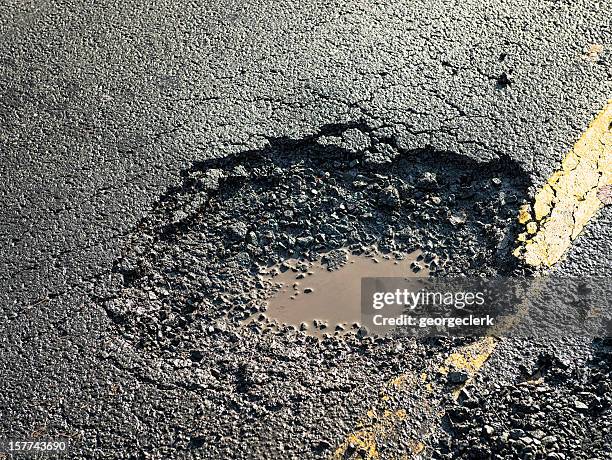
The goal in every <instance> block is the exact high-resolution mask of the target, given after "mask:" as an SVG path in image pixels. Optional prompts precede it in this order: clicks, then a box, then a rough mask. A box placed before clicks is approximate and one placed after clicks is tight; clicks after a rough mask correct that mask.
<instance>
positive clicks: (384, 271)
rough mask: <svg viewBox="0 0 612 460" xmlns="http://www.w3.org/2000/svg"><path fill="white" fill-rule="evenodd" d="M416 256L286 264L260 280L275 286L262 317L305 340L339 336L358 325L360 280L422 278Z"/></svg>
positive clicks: (424, 271)
mask: <svg viewBox="0 0 612 460" xmlns="http://www.w3.org/2000/svg"><path fill="white" fill-rule="evenodd" d="M421 258H422V257H421V252H420V251H415V252H413V253H411V254H409V255H407V256H406V257H405V258H403V259H401V260H398V259H396V258H395V257H394V256H383V255H381V254H369V255H357V256H356V255H351V254H349V253H348V251H347V252H344V254H343V255H342V259H343V260H342V262H341V263H336V262H333V263H331V264H330V263H329V261H327V262H326V257H323V258H322V260H321V261H318V262H313V263H305V262H300V261H297V260H288V261H285V262H284V264H283V266H282V267H275V268H273V269H272V270H271V271H270V273H269V274H266V275H264V276H263V278H264V280H265V281H267V282H270V283H272V285H273V286H275V289H276V290H275V291H274V293H273V294H272V295H271V296H270V297H268V299H267V302H266V304H267V310H266V313H265V316H266V317H267V318H268V319H270V320H276V322H277V323H279V324H287V325H292V326H294V327H296V328H298V329H300V330H302V331H305V332H306V333H307V334H309V335H314V336H318V337H322V336H323V335H324V334H330V335H333V334H336V333H337V334H343V333H346V332H347V331H349V330H350V329H358V328H359V325H360V322H361V279H362V278H365V277H394V278H396V277H403V278H407V277H415V276H426V275H427V273H428V269H427V266H426V264H425V263H424V262H423V261H422V260H421Z"/></svg>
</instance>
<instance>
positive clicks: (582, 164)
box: [515, 100, 612, 267]
mask: <svg viewBox="0 0 612 460" xmlns="http://www.w3.org/2000/svg"><path fill="white" fill-rule="evenodd" d="M609 185H612V100H611V101H609V102H608V103H607V105H606V107H605V108H604V109H603V110H602V111H601V113H600V114H599V115H598V116H597V117H596V118H595V120H593V122H592V123H591V125H590V126H589V127H588V129H587V130H586V131H585V132H584V134H583V135H582V136H581V137H580V139H579V140H578V142H576V144H575V145H574V147H573V149H572V150H571V151H570V152H569V153H568V154H567V156H566V157H565V158H564V159H563V162H562V163H561V169H560V170H558V171H556V172H555V173H554V174H553V175H552V176H551V177H550V179H548V182H547V183H546V184H545V185H544V186H543V187H542V189H541V190H540V191H538V193H537V194H536V196H535V200H534V203H533V206H532V207H529V206H526V207H524V208H522V209H521V210H520V211H519V222H520V223H521V224H524V225H525V232H524V233H522V234H521V235H519V246H518V248H517V249H516V250H515V255H516V256H517V257H519V258H521V259H523V260H524V261H525V262H526V263H528V264H529V265H532V266H534V267H540V266H546V267H552V266H553V265H554V264H555V263H556V262H558V261H559V260H560V259H561V258H562V257H563V255H564V254H565V252H566V251H567V250H568V249H569V247H570V246H571V244H572V242H573V241H574V240H575V239H576V237H577V236H578V235H579V234H580V232H581V231H582V229H583V228H584V226H585V225H586V224H587V223H588V222H589V220H591V219H592V218H593V216H594V215H595V214H596V213H597V211H599V209H600V208H601V207H602V206H603V203H602V201H601V199H600V197H599V196H598V192H599V191H600V190H601V189H603V188H604V187H606V186H609Z"/></svg>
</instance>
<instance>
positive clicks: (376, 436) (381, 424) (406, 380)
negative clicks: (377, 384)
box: [331, 337, 495, 460]
mask: <svg viewBox="0 0 612 460" xmlns="http://www.w3.org/2000/svg"><path fill="white" fill-rule="evenodd" d="M494 347H495V339H493V338H492V337H486V338H484V339H482V340H479V341H477V342H474V343H471V344H468V345H465V346H462V347H460V348H458V349H457V350H456V351H454V352H453V353H451V354H450V355H449V356H448V357H447V358H446V359H444V360H443V361H442V362H441V363H440V364H439V365H438V367H437V369H436V368H435V366H433V367H432V370H433V372H436V371H437V372H438V373H441V374H442V375H447V374H448V373H449V372H451V371H463V372H465V373H467V375H468V381H467V382H465V383H463V384H461V385H458V386H456V387H454V388H453V389H452V390H451V394H452V396H453V398H454V399H457V398H458V397H459V394H460V392H461V389H462V388H463V387H464V386H465V385H466V384H468V383H469V382H470V381H471V379H472V378H473V376H474V375H475V374H476V373H477V372H478V371H479V370H480V368H481V367H482V365H483V364H484V363H485V362H486V360H487V359H488V358H489V356H490V355H491V353H492V351H493V348H494ZM447 391H448V388H447V387H446V386H445V385H444V383H441V381H440V379H436V380H431V379H430V378H429V375H428V373H427V372H424V371H423V372H421V373H420V374H419V375H414V374H411V373H406V374H402V375H400V376H398V377H395V378H393V379H391V380H390V381H388V382H387V384H386V385H385V389H384V390H383V391H382V394H381V397H380V398H379V400H378V401H377V402H376V404H375V406H374V407H373V408H372V409H370V410H369V411H368V412H367V415H366V417H365V418H364V419H363V420H361V421H360V422H359V423H358V424H357V430H355V431H354V432H353V433H351V434H349V435H348V436H347V437H346V438H345V440H344V442H343V443H342V444H341V445H340V446H339V447H338V448H337V449H336V451H335V452H334V453H333V454H332V456H331V459H332V460H346V459H362V460H378V459H380V458H381V457H380V455H381V454H380V448H379V447H380V444H381V443H383V442H384V441H386V440H388V439H390V438H392V437H394V436H398V435H399V434H400V433H401V425H402V424H409V423H412V424H413V425H414V427H413V429H412V430H410V431H411V432H413V433H415V434H418V438H415V439H402V440H400V443H401V444H402V445H403V446H406V448H407V451H408V452H407V453H406V455H405V456H404V458H406V459H408V458H418V457H419V456H420V455H421V454H422V453H423V451H424V450H425V444H424V443H423V442H422V440H423V439H425V438H427V437H428V435H430V434H431V432H432V431H433V430H434V429H435V428H436V423H433V422H434V421H437V420H439V418H440V413H441V410H442V409H441V407H440V406H439V403H440V402H441V401H442V398H441V396H442V395H443V394H445V393H447ZM397 393H403V394H405V395H410V397H411V398H412V399H413V400H414V401H415V404H414V407H412V408H411V409H410V410H408V411H407V410H406V409H402V408H400V409H398V408H396V407H393V402H394V401H396V400H397V398H395V397H394V396H396V394H397ZM415 411H416V412H417V414H416V415H417V417H415ZM419 419H420V420H419ZM422 420H428V421H429V423H425V424H423V423H422Z"/></svg>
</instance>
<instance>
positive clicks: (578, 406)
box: [574, 400, 589, 410]
mask: <svg viewBox="0 0 612 460" xmlns="http://www.w3.org/2000/svg"><path fill="white" fill-rule="evenodd" d="M574 407H575V408H576V409H578V410H588V408H589V406H587V405H586V404H585V403H583V402H582V401H578V400H576V401H574Z"/></svg>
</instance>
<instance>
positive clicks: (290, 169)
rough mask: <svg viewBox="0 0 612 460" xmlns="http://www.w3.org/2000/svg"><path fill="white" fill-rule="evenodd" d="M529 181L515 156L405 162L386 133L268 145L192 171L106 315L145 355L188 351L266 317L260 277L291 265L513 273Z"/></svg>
mask: <svg viewBox="0 0 612 460" xmlns="http://www.w3.org/2000/svg"><path fill="white" fill-rule="evenodd" d="M526 178H527V175H526V174H524V173H523V172H522V170H521V169H520V167H519V165H518V164H517V163H515V162H513V161H512V160H510V159H509V158H502V159H499V160H496V161H490V162H486V163H481V162H477V161H474V160H471V159H469V158H467V157H464V156H460V155H457V154H454V153H452V152H441V151H436V150H434V149H431V148H425V149H420V150H410V151H407V150H403V149H402V148H401V147H400V146H399V145H398V143H397V141H396V138H395V134H394V132H393V129H392V128H389V127H386V128H381V129H371V128H368V127H367V126H363V125H358V124H355V125H332V126H325V127H323V128H322V129H321V131H320V132H319V134H317V135H314V136H311V137H308V138H305V139H300V140H292V139H286V138H282V139H271V140H270V146H269V147H267V148H264V149H261V150H255V151H247V152H243V153H241V154H238V155H232V156H229V157H226V158H223V159H215V160H208V161H204V162H200V163H195V164H194V165H193V166H192V167H191V168H189V169H188V170H185V171H184V172H183V180H182V182H181V183H180V184H179V185H177V186H176V187H173V188H171V189H169V190H168V191H167V192H166V193H165V194H164V195H163V196H161V197H160V199H159V201H158V203H157V204H156V206H155V208H154V210H153V212H152V213H151V214H150V215H149V216H148V217H146V218H145V219H143V221H142V222H141V223H140V225H139V226H138V228H137V229H136V231H135V232H134V234H133V235H132V239H131V242H130V243H129V244H128V245H127V246H126V250H125V253H124V255H123V256H122V257H121V258H119V259H118V260H117V261H116V263H115V265H114V270H113V271H114V273H115V281H116V285H115V290H114V292H113V293H112V294H111V295H109V296H107V298H106V301H105V303H104V306H105V308H106V311H107V313H108V315H109V316H110V318H111V319H112V320H113V321H114V322H115V323H116V324H117V327H118V328H119V329H120V331H122V333H123V334H124V336H125V337H126V338H127V339H128V340H131V341H133V342H135V343H136V344H137V345H138V346H142V347H152V348H160V349H170V350H176V349H177V348H183V347H185V348H186V349H189V347H191V346H193V342H194V341H197V340H198V337H199V336H201V335H202V334H208V333H210V331H213V330H215V328H216V327H217V326H218V325H219V324H222V325H223V328H228V327H229V328H238V327H239V325H240V323H241V322H242V321H244V319H246V318H248V317H250V316H252V315H254V314H256V313H259V312H263V310H265V300H266V299H267V298H268V297H269V292H268V290H267V289H265V288H264V285H263V284H262V281H261V278H260V274H261V273H262V272H265V270H268V269H270V268H271V267H273V266H276V265H279V264H282V263H283V262H285V261H287V260H289V259H296V260H303V261H306V262H308V263H318V262H320V261H321V259H322V257H323V256H324V255H325V254H327V253H330V251H334V250H339V249H342V248H347V249H348V250H349V251H351V254H352V256H353V257H359V256H360V255H363V254H367V253H368V248H370V247H371V246H373V245H375V246H376V247H377V248H378V250H379V251H380V252H381V253H383V254H394V256H393V257H399V258H403V257H407V256H408V255H409V254H411V253H413V252H414V251H415V250H422V252H423V254H422V255H423V257H424V258H425V260H427V261H428V262H430V264H431V267H430V270H431V272H432V274H434V275H435V276H446V275H457V274H467V275H487V276H491V275H496V274H509V273H511V272H512V271H513V270H515V269H517V266H516V262H515V259H514V258H513V256H512V255H511V252H512V249H513V247H514V240H515V236H516V234H517V232H518V228H517V219H516V215H517V210H518V208H519V207H520V205H521V204H523V203H525V202H526V189H527V187H528V185H529V184H528V182H527V179H526ZM357 267H361V265H359V264H358V265H357V266H356V268H357ZM389 268H390V267H389ZM340 273H342V272H341V271H338V274H337V275H333V276H341V275H340ZM327 276H330V275H326V274H323V273H321V274H320V275H317V277H320V278H319V279H321V280H323V278H325V277H327ZM347 276H348V275H347ZM350 276H353V275H350ZM355 276H356V274H355ZM304 308H306V307H304ZM311 308H314V307H311ZM339 311H340V310H339ZM328 315H329V318H328V321H329V322H330V324H331V323H332V322H333V323H347V324H348V323H350V322H351V321H352V319H353V318H354V317H350V318H342V317H340V316H339V315H340V313H333V315H336V316H333V317H332V316H331V315H332V313H328ZM310 316H312V315H310ZM348 316H350V315H348ZM312 317H314V316H312ZM332 327H333V326H332ZM232 330H234V329H232ZM235 330H236V331H238V329H235Z"/></svg>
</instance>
